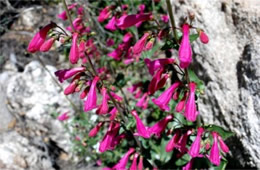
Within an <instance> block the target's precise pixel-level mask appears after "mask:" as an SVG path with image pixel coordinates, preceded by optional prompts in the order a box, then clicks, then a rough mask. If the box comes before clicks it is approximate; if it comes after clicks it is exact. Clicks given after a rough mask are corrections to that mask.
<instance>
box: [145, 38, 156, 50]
mask: <svg viewBox="0 0 260 170" xmlns="http://www.w3.org/2000/svg"><path fill="white" fill-rule="evenodd" d="M154 41H155V39H154V38H151V39H150V40H149V41H148V42H147V43H146V45H145V48H144V50H146V51H148V50H151V49H152V48H153V44H154Z"/></svg>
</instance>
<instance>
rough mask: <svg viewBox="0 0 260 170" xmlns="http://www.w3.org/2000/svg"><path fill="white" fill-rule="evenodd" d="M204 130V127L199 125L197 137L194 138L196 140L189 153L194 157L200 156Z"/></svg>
mask: <svg viewBox="0 0 260 170" xmlns="http://www.w3.org/2000/svg"><path fill="white" fill-rule="evenodd" d="M203 132H204V129H203V128H202V127H199V128H198V131H197V137H196V139H195V140H194V142H193V143H192V145H191V147H190V150H189V152H188V153H189V155H190V156H192V157H193V158H195V157H198V156H199V153H200V146H201V144H200V141H201V136H202V134H203Z"/></svg>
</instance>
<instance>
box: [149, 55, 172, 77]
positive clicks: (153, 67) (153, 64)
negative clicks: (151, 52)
mask: <svg viewBox="0 0 260 170" xmlns="http://www.w3.org/2000/svg"><path fill="white" fill-rule="evenodd" d="M144 62H145V64H146V66H147V68H148V70H149V73H150V74H151V75H154V72H155V71H157V70H158V69H159V68H162V67H164V66H166V65H168V64H172V63H174V59H172V58H163V59H156V60H153V61H151V60H150V59H148V58H145V59H144Z"/></svg>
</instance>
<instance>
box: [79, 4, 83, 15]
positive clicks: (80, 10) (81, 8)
mask: <svg viewBox="0 0 260 170" xmlns="http://www.w3.org/2000/svg"><path fill="white" fill-rule="evenodd" d="M83 13H84V8H83V6H80V7H79V8H78V9H77V14H78V15H83Z"/></svg>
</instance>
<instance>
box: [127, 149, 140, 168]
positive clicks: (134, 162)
mask: <svg viewBox="0 0 260 170" xmlns="http://www.w3.org/2000/svg"><path fill="white" fill-rule="evenodd" d="M138 156H139V154H138V153H135V154H134V159H133V162H132V165H131V166H130V168H129V169H130V170H137V158H138Z"/></svg>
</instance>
